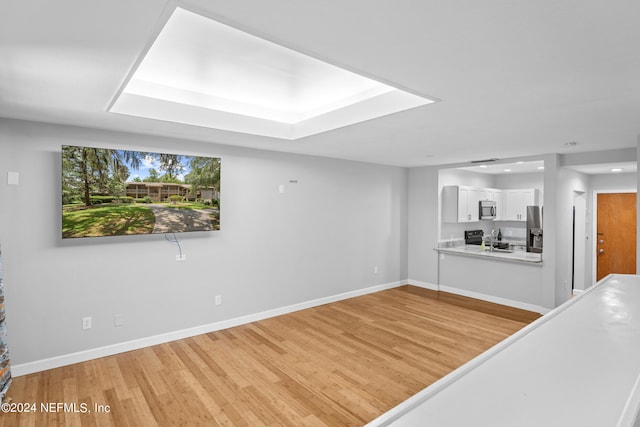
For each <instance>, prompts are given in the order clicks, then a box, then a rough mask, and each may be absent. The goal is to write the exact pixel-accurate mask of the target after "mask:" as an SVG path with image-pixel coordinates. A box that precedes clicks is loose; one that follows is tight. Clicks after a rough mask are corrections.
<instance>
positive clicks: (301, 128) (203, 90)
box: [110, 8, 433, 139]
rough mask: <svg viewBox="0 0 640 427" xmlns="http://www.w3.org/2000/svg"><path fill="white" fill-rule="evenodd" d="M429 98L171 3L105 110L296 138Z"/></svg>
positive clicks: (372, 116)
mask: <svg viewBox="0 0 640 427" xmlns="http://www.w3.org/2000/svg"><path fill="white" fill-rule="evenodd" d="M431 102H433V100H432V99H428V98H425V97H421V96H417V95H414V94H411V93H408V92H404V91H401V90H399V89H397V88H394V87H392V86H389V85H385V84H383V83H380V82H377V81H375V80H372V79H369V78H365V77H362V76H360V75H358V74H355V73H352V72H350V71H347V70H344V69H341V68H339V67H336V66H334V65H331V64H328V63H325V62H323V61H320V60H318V59H315V58H312V57H310V56H307V55H303V54H301V53H299V52H296V51H293V50H291V49H288V48H285V47H283V46H280V45H277V44H275V43H272V42H269V41H267V40H264V39H261V38H259V37H256V36H253V35H251V34H248V33H245V32H243V31H240V30H237V29H235V28H232V27H229V26H227V25H224V24H221V23H219V22H216V21H213V20H211V19H209V18H206V17H203V16H200V15H197V14H195V13H193V12H189V11H187V10H184V9H181V8H176V9H175V10H174V12H173V14H172V15H171V17H170V18H169V20H168V21H167V23H166V24H165V26H164V28H163V29H162V31H161V32H160V34H159V36H158V37H157V39H156V40H155V42H154V43H153V45H152V46H151V48H150V49H149V51H148V52H147V54H146V55H145V57H144V59H143V60H142V61H141V62H140V64H139V66H138V68H137V69H136V70H135V72H134V73H133V75H132V76H131V78H130V80H129V81H128V82H127V84H126V86H125V87H124V89H123V90H122V93H121V95H120V96H119V97H118V99H117V100H116V101H115V102H114V104H113V106H112V108H111V110H110V111H112V112H116V113H122V114H131V115H137V116H141V117H147V118H156V119H160V120H169V121H176V122H183V123H187V124H194V125H199V126H207V127H213V128H219V129H224V130H235V131H239V132H247V133H256V134H261V135H267V136H275V137H280V138H287V139H296V138H298V137H303V136H307V135H310V134H313V133H319V132H323V131H326V130H330V129H335V128H337V127H342V126H345V125H348V124H353V123H357V122H360V121H364V120H369V119H372V118H376V117H380V116H383V115H387V114H391V113H395V112H398V111H402V110H405V109H408V108H414V107H417V106H420V105H425V104H428V103H431ZM194 109H197V110H199V111H197V112H196V111H195V110H194Z"/></svg>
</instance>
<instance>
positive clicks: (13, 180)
mask: <svg viewBox="0 0 640 427" xmlns="http://www.w3.org/2000/svg"><path fill="white" fill-rule="evenodd" d="M7 184H9V185H18V184H20V174H19V173H18V172H7Z"/></svg>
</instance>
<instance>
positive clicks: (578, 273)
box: [571, 190, 597, 294]
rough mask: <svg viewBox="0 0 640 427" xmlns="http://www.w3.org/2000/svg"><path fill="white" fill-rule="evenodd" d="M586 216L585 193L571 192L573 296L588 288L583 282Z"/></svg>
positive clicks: (587, 223) (584, 272)
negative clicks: (577, 284)
mask: <svg viewBox="0 0 640 427" xmlns="http://www.w3.org/2000/svg"><path fill="white" fill-rule="evenodd" d="M577 202H579V203H577ZM587 216H588V196H587V192H586V191H580V190H573V245H572V246H573V251H572V257H573V261H572V265H571V268H572V274H571V283H572V287H571V291H572V292H573V293H574V294H575V293H580V292H584V291H585V290H586V289H588V288H589V285H587V283H586V280H585V279H586V277H585V276H586V274H587V245H588V244H589V242H588V235H589V222H588V219H587ZM596 218H597V217H596ZM576 279H578V280H577V282H578V283H579V286H576ZM576 291H577V292H576Z"/></svg>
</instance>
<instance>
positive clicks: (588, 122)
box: [0, 0, 640, 166]
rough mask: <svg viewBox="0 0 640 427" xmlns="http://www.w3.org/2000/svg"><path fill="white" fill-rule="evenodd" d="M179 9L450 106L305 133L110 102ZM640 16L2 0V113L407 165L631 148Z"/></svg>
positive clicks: (595, 8)
mask: <svg viewBox="0 0 640 427" xmlns="http://www.w3.org/2000/svg"><path fill="white" fill-rule="evenodd" d="M176 5H179V6H181V7H185V8H187V9H190V10H193V11H194V12H197V13H200V14H203V15H206V16H209V17H212V18H214V19H217V20H219V21H220V22H222V23H224V24H228V25H231V26H234V27H236V28H238V29H241V30H243V31H247V32H250V33H253V34H256V35H259V36H262V37H264V38H265V39H267V40H270V41H273V42H276V43H279V44H281V45H283V46H285V47H288V48H292V49H294V50H298V51H300V52H302V53H305V54H308V55H311V56H314V57H316V58H319V59H322V60H325V61H327V62H329V63H331V64H334V65H338V66H341V67H343V68H346V69H348V70H350V71H355V72H358V73H360V74H362V75H364V76H366V77H370V78H374V79H376V80H379V81H381V82H383V83H387V84H390V85H392V86H396V87H399V88H405V89H408V90H409V91H411V92H413V93H418V94H429V95H431V96H433V97H436V98H438V99H439V100H440V101H439V102H437V103H435V104H431V105H427V106H423V107H418V108H415V109H412V110H408V111H404V112H400V113H396V114H393V115H389V116H385V117H381V118H378V119H374V120H370V121H367V122H364V123H360V124H356V125H352V126H349V127H345V128H341V129H336V130H332V131H328V132H325V133H322V134H318V135H314V136H309V137H306V138H302V139H299V140H295V141H287V140H282V139H276V138H269V137H260V136H253V135H246V134H241V133H234V132H228V131H220V130H211V129H206V128H203V127H197V126H189V125H178V124H173V123H168V122H163V121H155V120H151V119H142V118H134V117H128V116H124V115H118V114H112V113H108V112H106V109H107V107H108V105H109V103H110V102H111V100H112V99H113V98H114V96H115V95H116V92H117V91H118V89H119V88H120V87H121V86H122V84H123V82H124V81H125V80H126V78H127V76H128V74H129V73H130V71H131V69H132V68H133V66H134V65H135V63H136V61H137V60H138V59H139V57H140V55H141V54H142V52H144V51H145V50H146V48H147V47H148V45H149V43H151V42H152V41H153V39H154V38H155V36H156V35H157V32H158V31H159V30H160V27H161V24H162V22H161V18H162V17H163V16H166V13H167V8H173V7H175V6H176ZM638 16H640V2H638V1H637V0H616V1H612V2H605V1H602V0H572V1H563V0H541V1H535V2H533V1H532V2H508V1H497V0H485V1H481V2H479V1H476V0H458V1H451V2H446V1H433V0H424V1H409V0H402V1H382V0H366V1H365V0H360V1H351V2H344V1H337V0H326V1H322V2H300V1H297V2H296V1H291V0H288V1H287V0H272V1H269V2H265V1H260V0H234V1H232V2H230V1H221V0H206V1H205V0H188V1H184V2H183V1H181V2H173V1H159V0H111V1H101V2H90V1H86V0H58V1H55V2H54V1H49V0H21V1H9V0H2V9H1V13H0V58H1V60H0V116H2V117H12V118H21V119H29V120H39V121H45V122H55V123H66V124H73V125H81V126H92V127H98V128H107V129H118V130H125V131H132V132H141V133H147V134H155V135H163V136H174V137H178V138H191V139H196V140H202V141H208V142H215V143H222V144H230V145H239V146H247V147H256V148H264V149H270V150H279V151H288V152H296V153H304V154H313V155H322V156H328V157H338V158H344V159H353V160H361V161H367V162H375V163H384V164H391V165H400V166H418V165H429V164H448V163H458V162H466V161H469V160H474V159H484V158H492V157H496V158H511V157H519V156H530V155H536V154H542V153H570V152H582V151H597V150H604V149H615V148H626V147H635V146H636V145H637V143H638V135H639V134H640V120H639V118H640V77H639V76H640V49H638V46H639V45H640V25H639V24H638V20H637V17H638ZM569 141H576V142H577V143H578V144H577V145H575V146H570V145H567V144H566V143H567V142H569Z"/></svg>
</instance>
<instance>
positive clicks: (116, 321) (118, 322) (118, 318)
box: [113, 314, 124, 327]
mask: <svg viewBox="0 0 640 427" xmlns="http://www.w3.org/2000/svg"><path fill="white" fill-rule="evenodd" d="M113 326H116V327H117V326H124V314H116V315H115V316H113Z"/></svg>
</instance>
